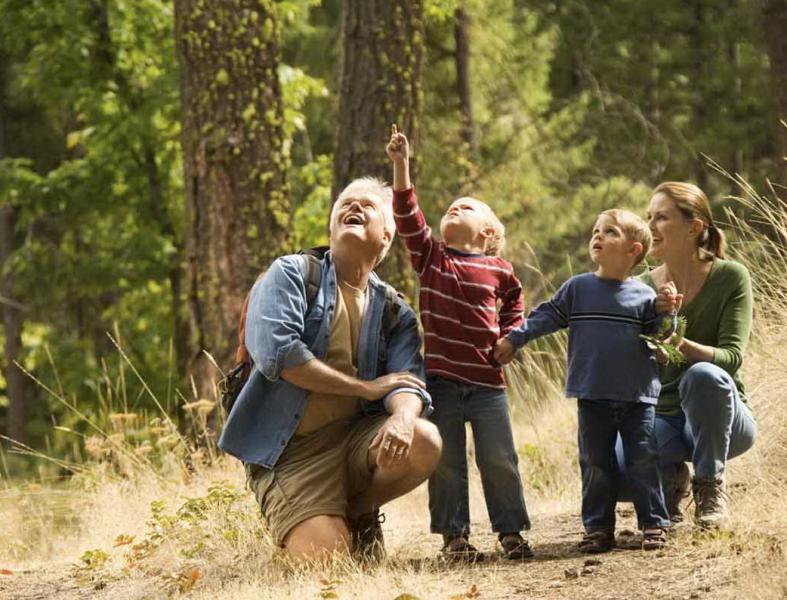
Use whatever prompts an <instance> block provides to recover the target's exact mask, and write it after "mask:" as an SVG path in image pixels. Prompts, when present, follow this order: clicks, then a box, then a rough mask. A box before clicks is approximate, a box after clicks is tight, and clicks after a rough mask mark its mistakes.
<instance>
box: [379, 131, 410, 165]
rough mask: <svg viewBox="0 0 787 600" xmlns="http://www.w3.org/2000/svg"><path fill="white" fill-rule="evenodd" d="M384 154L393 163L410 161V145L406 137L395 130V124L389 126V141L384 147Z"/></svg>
mask: <svg viewBox="0 0 787 600" xmlns="http://www.w3.org/2000/svg"><path fill="white" fill-rule="evenodd" d="M385 153H386V154H387V155H388V158H390V159H391V160H392V161H393V162H394V163H397V162H398V163H405V162H407V161H408V160H410V144H409V143H408V141H407V137H405V135H404V134H403V133H402V132H400V131H399V130H398V129H397V127H396V123H394V124H393V125H391V139H390V141H389V142H388V145H387V146H386V147H385Z"/></svg>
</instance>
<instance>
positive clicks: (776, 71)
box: [763, 0, 787, 197]
mask: <svg viewBox="0 0 787 600" xmlns="http://www.w3.org/2000/svg"><path fill="white" fill-rule="evenodd" d="M763 29H764V31H765V42H766V46H767V48H766V49H767V52H768V59H769V60H770V63H771V81H772V82H773V83H772V86H771V87H772V89H773V95H774V97H773V105H774V108H775V114H774V115H773V139H774V162H775V167H776V168H775V169H774V172H773V176H772V179H773V181H774V182H775V183H777V184H780V185H782V186H787V159H786V158H785V157H787V126H785V125H784V123H787V0H764V4H763ZM781 192H782V197H785V195H787V194H785V193H784V190H781Z"/></svg>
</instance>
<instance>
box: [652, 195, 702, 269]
mask: <svg viewBox="0 0 787 600" xmlns="http://www.w3.org/2000/svg"><path fill="white" fill-rule="evenodd" d="M648 226H649V227H650V233H651V234H652V236H653V243H652V245H651V247H650V252H649V254H650V256H652V257H654V258H661V259H663V258H664V256H665V254H671V255H682V254H684V253H685V254H686V255H691V254H693V253H694V252H696V248H697V242H696V236H697V234H696V232H695V231H694V230H695V229H696V222H695V220H690V219H686V217H685V216H684V215H683V213H682V212H680V210H679V209H678V206H677V205H676V204H675V202H674V201H673V200H672V199H671V198H670V197H669V196H667V195H666V194H664V193H661V192H659V193H658V194H655V195H654V196H653V197H652V198H651V199H650V204H649V205H648Z"/></svg>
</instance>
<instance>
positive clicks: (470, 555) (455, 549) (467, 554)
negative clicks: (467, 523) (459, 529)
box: [440, 535, 484, 563]
mask: <svg viewBox="0 0 787 600" xmlns="http://www.w3.org/2000/svg"><path fill="white" fill-rule="evenodd" d="M443 542H444V544H443V549H442V550H440V553H441V554H442V556H443V558H444V559H446V560H448V561H449V562H466V563H479V562H483V560H484V553H483V552H481V551H480V550H479V549H478V548H476V547H475V546H473V544H471V543H470V542H468V541H467V537H466V536H464V535H443Z"/></svg>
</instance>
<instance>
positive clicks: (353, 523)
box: [348, 510, 385, 564]
mask: <svg viewBox="0 0 787 600" xmlns="http://www.w3.org/2000/svg"><path fill="white" fill-rule="evenodd" d="M348 521H349V526H350V537H351V539H352V545H353V550H352V555H353V558H355V559H356V560H359V561H361V562H368V563H373V564H377V563H380V562H382V561H383V559H384V558H385V545H384V543H383V528H382V526H381V525H382V524H383V523H385V515H384V514H381V513H380V511H379V510H375V511H373V512H368V513H364V514H362V515H359V516H358V517H357V518H355V519H352V520H348Z"/></svg>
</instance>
